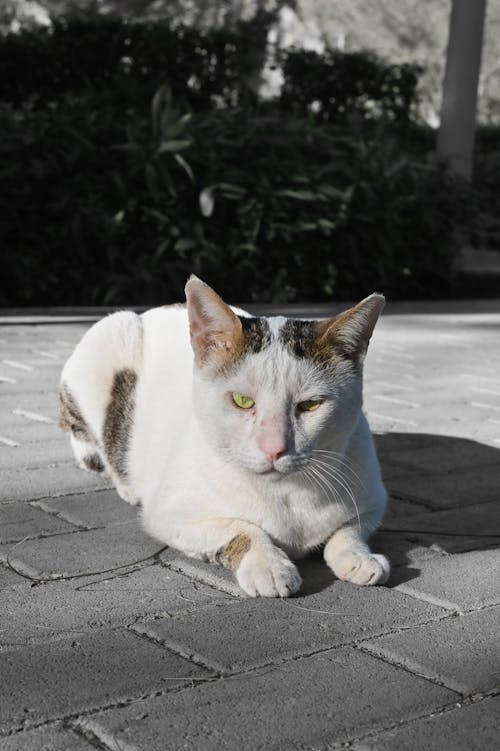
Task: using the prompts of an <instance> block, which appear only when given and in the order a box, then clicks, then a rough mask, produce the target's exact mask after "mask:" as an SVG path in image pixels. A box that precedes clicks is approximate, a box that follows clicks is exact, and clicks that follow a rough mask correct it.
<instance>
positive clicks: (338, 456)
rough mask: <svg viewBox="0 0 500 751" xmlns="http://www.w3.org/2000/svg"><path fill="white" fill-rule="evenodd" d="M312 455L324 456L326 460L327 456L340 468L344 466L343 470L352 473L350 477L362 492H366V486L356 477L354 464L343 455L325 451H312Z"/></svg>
mask: <svg viewBox="0 0 500 751" xmlns="http://www.w3.org/2000/svg"><path fill="white" fill-rule="evenodd" d="M312 453H313V454H324V455H325V457H324V458H326V456H329V457H330V458H331V459H332V460H333V461H336V462H339V464H341V465H342V466H344V467H345V469H347V470H349V471H350V472H351V473H352V475H354V477H355V478H356V480H357V481H358V482H359V484H360V486H361V487H362V488H363V490H366V486H365V484H364V482H363V480H362V479H361V477H360V476H359V475H358V473H357V472H356V470H355V469H354V462H352V461H350V460H349V459H347V457H346V456H344V455H343V454H341V453H340V452H338V451H327V450H326V449H313V450H312ZM315 458H317V457H315Z"/></svg>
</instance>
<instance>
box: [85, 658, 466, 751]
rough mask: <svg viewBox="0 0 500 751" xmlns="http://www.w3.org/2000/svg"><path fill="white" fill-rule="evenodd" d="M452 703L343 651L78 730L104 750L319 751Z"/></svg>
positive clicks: (183, 694)
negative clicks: (112, 745) (303, 750)
mask: <svg viewBox="0 0 500 751" xmlns="http://www.w3.org/2000/svg"><path fill="white" fill-rule="evenodd" d="M374 685H376V686H377V691H376V692H374V691H373V686H374ZM456 696H457V695H456V694H455V693H453V692H451V691H449V690H448V689H445V688H442V687H440V686H435V685H433V684H432V683H429V682H428V681H425V680H424V679H422V678H419V677H417V676H413V675H410V674H409V673H407V672H406V671H404V670H400V669H398V668H395V667H393V666H391V665H388V664H387V663H384V662H381V661H379V660H376V659H374V658H371V657H370V656H369V655H367V654H363V653H360V652H358V651H357V650H355V649H349V648H341V649H337V650H333V651H331V652H329V653H327V654H322V655H316V656H314V657H310V658H307V659H299V660H293V661H291V662H288V663H285V664H284V665H280V666H279V667H278V668H277V669H273V670H272V669H269V668H267V669H264V670H261V671H258V672H256V673H250V674H245V675H240V676H236V677H229V678H227V679H225V680H219V681H216V682H213V683H206V684H204V685H198V686H195V687H194V688H192V689H189V690H186V691H180V692H176V693H171V694H169V695H166V696H161V697H156V698H153V699H148V700H145V701H142V702H137V703H136V704H134V705H132V706H130V707H125V708H119V709H111V710H108V711H105V712H99V713H98V714H95V715H93V716H92V717H88V718H84V719H83V720H81V721H80V724H81V726H82V727H84V728H89V729H91V730H92V731H93V732H95V733H96V735H97V736H98V738H99V739H100V740H102V741H103V742H104V743H106V742H107V741H109V740H110V739H113V740H114V742H115V743H116V744H117V745H119V744H120V743H123V744H124V747H125V748H134V749H136V750H137V751H156V750H157V749H158V751H160V750H161V751H164V749H165V744H166V743H168V744H169V746H170V747H172V748H189V749H192V750H193V751H198V750H199V751H210V750H211V749H216V750H217V751H220V749H221V748H226V749H235V748H245V749H249V750H252V751H253V750H254V749H262V750H263V749H278V748H280V749H298V748H316V747H317V745H319V744H320V743H322V742H333V741H340V740H348V739H349V738H351V737H353V736H355V735H358V734H359V733H360V732H362V731H363V730H367V729H369V728H373V727H380V726H381V725H383V724H384V723H387V721H388V720H389V719H394V720H395V721H398V720H400V719H406V718H408V717H414V716H415V715H418V714H421V713H422V712H423V711H425V710H426V709H427V710H429V711H431V710H432V709H434V708H435V707H436V706H440V705H446V704H449V703H450V702H452V701H453V700H454V699H455V698H456ZM353 697H355V700H353Z"/></svg>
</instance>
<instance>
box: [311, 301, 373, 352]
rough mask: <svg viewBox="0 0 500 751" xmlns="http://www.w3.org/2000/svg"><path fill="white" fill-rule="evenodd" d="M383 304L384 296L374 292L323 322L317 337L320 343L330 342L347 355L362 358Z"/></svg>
mask: <svg viewBox="0 0 500 751" xmlns="http://www.w3.org/2000/svg"><path fill="white" fill-rule="evenodd" d="M384 305H385V297H384V296H383V295H380V294H378V293H376V292H375V293H374V294H373V295H370V296H369V297H366V298H365V299H364V300H362V301H361V302H360V303H358V304H357V305H355V306H354V308H350V309H349V310H346V311H345V313H341V314H340V315H338V316H337V317H336V318H333V319H332V320H331V321H327V322H325V324H324V325H323V326H324V327H323V331H322V333H321V335H320V337H319V339H320V342H321V343H322V344H326V343H327V342H329V343H330V345H331V346H333V347H334V349H337V350H340V351H341V352H342V353H343V354H345V355H347V356H348V357H352V358H355V359H361V360H362V359H363V357H364V356H365V354H366V350H367V348H368V344H369V342H370V338H371V335H372V333H373V329H374V328H375V324H376V323H377V321H378V318H379V316H380V314H381V313H382V310H383V309H384Z"/></svg>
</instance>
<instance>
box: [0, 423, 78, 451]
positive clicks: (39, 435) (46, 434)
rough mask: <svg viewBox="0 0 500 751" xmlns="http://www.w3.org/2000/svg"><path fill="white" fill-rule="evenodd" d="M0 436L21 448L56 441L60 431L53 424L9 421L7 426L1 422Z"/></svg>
mask: <svg viewBox="0 0 500 751" xmlns="http://www.w3.org/2000/svg"><path fill="white" fill-rule="evenodd" d="M0 435H2V436H3V437H5V438H9V439H10V440H13V441H16V442H17V443H20V444H21V446H23V445H24V444H27V443H31V444H33V443H37V442H40V441H41V442H44V441H56V440H57V439H58V438H60V437H61V429H60V428H58V427H57V425H56V424H55V423H54V422H50V423H49V422H28V421H27V420H26V421H21V420H20V419H18V420H13V421H10V420H9V423H8V424H7V422H6V421H4V420H2V428H1V432H0ZM68 448H69V447H68Z"/></svg>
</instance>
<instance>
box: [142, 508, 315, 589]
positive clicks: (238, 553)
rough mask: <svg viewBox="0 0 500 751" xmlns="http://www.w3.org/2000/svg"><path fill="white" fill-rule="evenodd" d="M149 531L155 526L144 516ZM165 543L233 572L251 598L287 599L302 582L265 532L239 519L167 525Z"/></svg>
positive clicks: (153, 532)
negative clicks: (167, 530)
mask: <svg viewBox="0 0 500 751" xmlns="http://www.w3.org/2000/svg"><path fill="white" fill-rule="evenodd" d="M145 525H146V528H147V529H148V531H149V532H151V533H152V534H153V535H155V536H156V537H158V536H159V534H158V532H159V530H158V527H157V526H156V525H153V524H152V523H151V520H148V519H147V515H145ZM169 527H170V529H169V532H168V535H166V537H167V538H168V539H165V538H163V535H161V536H160V539H161V538H163V539H164V541H165V542H167V543H168V544H171V545H173V546H174V547H176V548H178V549H179V550H182V551H183V552H184V553H186V554H187V555H190V556H193V557H198V558H199V557H202V558H204V559H205V560H208V561H210V562H212V563H219V564H221V565H223V566H225V567H226V568H228V569H230V570H231V571H233V572H234V573H235V575H236V579H237V580H238V584H239V585H240V587H241V588H242V589H243V590H244V592H246V594H247V595H249V596H250V597H259V596H260V597H288V596H289V595H291V594H293V593H294V592H297V590H298V589H299V588H300V585H301V583H302V580H301V578H300V574H299V572H298V571H297V568H296V566H295V564H293V563H292V561H291V560H290V559H289V558H288V556H287V555H286V553H285V552H284V551H283V550H281V548H278V547H277V546H276V545H274V543H273V542H272V541H271V538H270V537H269V535H268V534H266V532H264V530H262V529H261V528H260V527H258V526H257V525H255V524H251V523H250V522H245V521H242V520H239V519H227V518H214V519H210V520H206V521H197V522H188V523H183V524H179V523H177V524H173V525H169Z"/></svg>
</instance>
